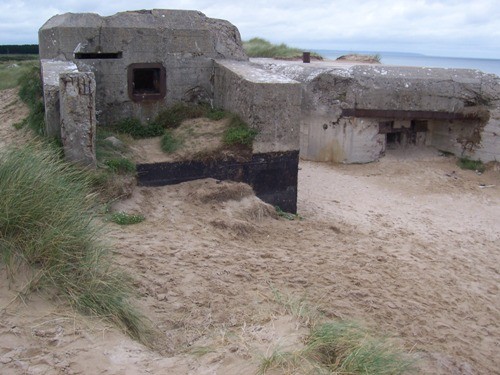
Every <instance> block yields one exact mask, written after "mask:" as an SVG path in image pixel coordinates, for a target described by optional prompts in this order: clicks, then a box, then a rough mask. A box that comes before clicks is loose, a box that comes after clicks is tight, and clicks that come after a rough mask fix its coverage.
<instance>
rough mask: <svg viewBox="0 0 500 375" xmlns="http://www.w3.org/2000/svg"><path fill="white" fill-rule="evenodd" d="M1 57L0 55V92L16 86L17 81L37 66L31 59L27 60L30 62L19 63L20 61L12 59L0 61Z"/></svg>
mask: <svg viewBox="0 0 500 375" xmlns="http://www.w3.org/2000/svg"><path fill="white" fill-rule="evenodd" d="M9 56H10V55H9ZM2 57H4V56H2V55H0V90H5V89H11V88H14V87H16V86H18V85H19V80H20V79H21V78H22V77H23V76H24V75H26V74H29V73H30V72H31V70H32V69H33V68H34V67H35V66H38V62H37V61H36V60H34V59H33V57H30V59H29V60H32V61H20V60H21V59H18V58H13V57H11V59H10V60H2V59H1V58H2ZM18 57H21V56H18Z"/></svg>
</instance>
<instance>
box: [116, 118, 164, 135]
mask: <svg viewBox="0 0 500 375" xmlns="http://www.w3.org/2000/svg"><path fill="white" fill-rule="evenodd" d="M111 128H112V129H113V130H114V131H116V132H118V133H123V134H129V135H131V136H132V137H133V138H135V139H140V138H151V137H158V136H160V135H162V134H163V132H164V129H163V127H162V126H161V125H159V124H158V123H156V122H150V123H147V124H145V125H143V124H141V121H140V120H139V119H137V118H134V117H132V118H126V119H123V120H120V121H118V122H116V123H115V124H113V126H112V127H111Z"/></svg>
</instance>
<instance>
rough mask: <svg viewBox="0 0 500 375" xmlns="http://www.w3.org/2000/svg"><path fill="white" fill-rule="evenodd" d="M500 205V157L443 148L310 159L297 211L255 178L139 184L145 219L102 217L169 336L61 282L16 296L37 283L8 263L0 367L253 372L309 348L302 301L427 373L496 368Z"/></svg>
mask: <svg viewBox="0 0 500 375" xmlns="http://www.w3.org/2000/svg"><path fill="white" fill-rule="evenodd" d="M1 95H2V96H1V98H2V100H1V104H0V106H1V108H0V119H1V120H2V121H1V123H0V147H5V145H8V144H11V143H14V142H22V139H24V138H23V137H25V136H24V135H20V133H19V132H18V131H17V130H15V129H14V128H13V127H12V124H13V123H15V122H18V121H20V120H21V119H22V118H23V117H24V116H25V115H26V109H25V108H24V107H23V105H22V104H21V103H19V102H18V100H17V99H16V97H15V90H4V91H2V92H1ZM499 208H500V171H499V169H498V166H497V167H491V168H490V169H488V170H487V171H486V172H485V173H483V174H478V173H476V172H474V171H470V170H461V169H459V168H458V167H457V166H456V164H455V158H453V157H444V156H440V155H439V153H438V151H437V150H434V149H410V150H405V151H404V152H403V151H401V150H392V151H388V153H387V155H386V156H385V157H384V158H382V159H381V160H380V161H379V162H375V163H371V164H364V165H329V164H324V163H315V162H307V161H301V163H300V170H299V186H298V214H299V218H297V219H296V220H293V221H290V220H286V219H284V218H281V217H279V216H278V215H277V214H276V211H275V210H274V208H273V207H271V206H269V205H267V204H265V203H263V202H262V201H260V200H259V199H258V198H256V197H255V196H254V194H253V191H252V190H251V188H250V187H249V186H247V185H245V184H239V183H233V182H225V181H216V180H212V179H208V180H199V181H193V182H189V183H183V184H179V185H173V186H166V187H155V188H145V187H138V188H136V189H135V190H134V191H133V194H132V196H130V197H129V198H127V199H124V200H122V201H119V202H115V203H114V205H113V207H112V209H113V210H116V211H126V212H129V213H140V214H142V215H144V216H145V218H146V220H145V221H144V222H142V223H140V224H137V225H132V226H122V227H121V226H118V225H116V224H110V223H105V222H104V221H103V226H104V225H105V226H106V227H107V229H106V230H107V236H106V237H107V239H108V240H109V241H110V243H111V244H112V248H113V259H114V261H115V262H116V263H117V264H119V265H120V266H122V267H123V268H124V269H125V270H126V271H127V272H128V273H129V274H130V275H131V277H132V278H133V280H134V285H135V286H136V288H137V291H138V293H137V297H136V304H137V306H138V307H139V308H140V310H141V311H143V312H144V314H146V315H147V316H148V317H149V318H150V319H151V321H152V322H153V324H154V325H155V327H156V328H157V331H158V332H159V334H160V337H161V340H160V342H159V343H158V345H157V347H156V348H154V349H149V348H146V347H144V346H142V345H141V344H139V343H137V342H135V341H133V340H132V339H130V338H129V337H127V336H126V335H125V334H123V333H122V332H120V331H118V330H117V329H116V328H114V327H112V326H110V325H109V324H107V323H106V322H104V321H102V320H100V319H95V318H90V317H84V316H81V315H79V314H78V313H76V312H74V311H73V310H71V309H70V308H69V307H68V306H67V305H66V304H65V303H64V301H61V300H59V299H58V298H56V297H54V296H53V295H51V294H49V293H48V292H44V291H41V292H33V293H31V294H29V295H22V296H20V295H18V291H20V290H22V287H23V281H24V282H25V280H24V279H23V277H20V278H18V279H16V281H13V280H11V279H10V278H9V277H8V275H7V272H6V270H5V268H4V267H3V266H2V268H0V278H1V283H0V316H1V319H0V368H1V371H0V372H1V373H2V374H90V373H92V374H221V375H222V374H254V373H255V372H256V371H257V369H258V366H259V363H260V360H261V359H262V358H263V357H264V356H266V355H269V354H270V353H271V352H272V350H274V349H276V348H287V347H294V346H297V345H300V343H301V340H302V338H303V337H304V335H305V333H306V332H307V330H306V329H305V323H304V320H303V319H300V317H299V316H298V315H300V314H297V311H296V310H294V309H293V308H291V307H290V306H306V305H307V306H312V307H314V308H315V309H316V310H317V311H319V312H320V313H321V314H322V316H323V317H324V319H354V320H357V321H360V322H362V323H363V324H365V325H367V326H368V327H370V328H372V329H374V330H375V331H376V332H377V333H378V334H380V335H381V336H389V337H391V338H393V339H394V340H395V341H396V342H397V343H398V344H399V345H401V346H402V347H403V348H404V349H405V350H406V351H409V352H411V353H412V355H413V356H414V357H415V358H418V359H419V361H418V366H419V370H420V373H423V374H498V373H500V372H499V370H498V369H499V368H500V358H499V356H498V352H499V348H500V326H499V322H500V293H499V282H500V209H499ZM20 273H21V274H22V273H23V271H22V270H20ZM278 296H282V297H283V298H285V299H286V300H287V301H288V302H290V303H283V302H281V303H280V301H279V299H280V298H278ZM301 301H303V302H301ZM304 301H306V302H304ZM270 373H271V372H270ZM276 373H277V374H278V373H280V372H276Z"/></svg>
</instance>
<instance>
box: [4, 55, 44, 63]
mask: <svg viewBox="0 0 500 375" xmlns="http://www.w3.org/2000/svg"><path fill="white" fill-rule="evenodd" d="M37 60H38V55H0V62H6V61H11V62H15V63H17V62H20V61H31V62H33V63H35V61H37Z"/></svg>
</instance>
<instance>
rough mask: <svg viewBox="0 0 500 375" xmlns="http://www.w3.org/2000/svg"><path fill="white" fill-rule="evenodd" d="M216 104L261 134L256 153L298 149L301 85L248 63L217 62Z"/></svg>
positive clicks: (258, 135)
mask: <svg viewBox="0 0 500 375" xmlns="http://www.w3.org/2000/svg"><path fill="white" fill-rule="evenodd" d="M214 73H215V74H214V104H215V106H216V107H220V108H224V109H226V110H229V111H231V112H233V113H236V114H238V115H240V116H241V118H242V119H243V120H244V121H245V122H246V123H247V124H249V125H250V126H251V127H252V128H254V129H256V130H257V131H258V133H257V137H256V138H255V141H254V144H253V151H254V152H255V153H265V152H279V151H292V150H298V149H299V124H300V117H301V88H300V83H299V82H297V81H295V80H292V79H289V78H286V77H284V76H282V75H278V74H273V73H270V72H268V71H266V70H264V69H261V68H258V67H255V66H254V65H251V64H249V63H247V62H241V61H230V60H217V62H216V64H215V71H214Z"/></svg>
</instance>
